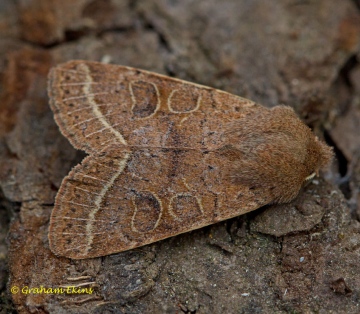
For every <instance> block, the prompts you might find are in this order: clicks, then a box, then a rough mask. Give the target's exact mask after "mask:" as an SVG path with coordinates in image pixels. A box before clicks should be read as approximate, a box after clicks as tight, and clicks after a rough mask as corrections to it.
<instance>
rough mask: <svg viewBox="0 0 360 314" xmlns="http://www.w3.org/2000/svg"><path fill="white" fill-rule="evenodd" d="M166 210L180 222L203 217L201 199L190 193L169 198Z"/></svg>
mask: <svg viewBox="0 0 360 314" xmlns="http://www.w3.org/2000/svg"><path fill="white" fill-rule="evenodd" d="M168 209H169V214H170V215H171V216H172V217H173V218H174V219H175V220H177V221H181V222H185V221H186V220H188V219H193V218H198V217H200V216H202V215H204V209H203V206H202V203H201V198H200V197H198V196H193V195H192V194H191V193H178V194H176V195H174V196H173V197H171V198H170V202H169V208H168Z"/></svg>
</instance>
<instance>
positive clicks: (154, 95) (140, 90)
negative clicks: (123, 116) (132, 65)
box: [129, 81, 160, 119]
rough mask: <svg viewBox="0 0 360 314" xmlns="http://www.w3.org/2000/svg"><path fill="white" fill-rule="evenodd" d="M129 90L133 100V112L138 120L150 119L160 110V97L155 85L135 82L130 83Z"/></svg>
mask: <svg viewBox="0 0 360 314" xmlns="http://www.w3.org/2000/svg"><path fill="white" fill-rule="evenodd" d="M129 88H130V93H131V100H132V107H131V111H132V113H133V114H134V116H135V117H136V118H139V119H146V118H150V117H151V116H153V115H154V114H155V113H156V111H158V110H159V107H160V95H159V89H158V88H157V86H156V85H155V84H153V83H148V82H145V81H135V82H131V83H130V85H129Z"/></svg>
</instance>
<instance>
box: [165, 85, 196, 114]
mask: <svg viewBox="0 0 360 314" xmlns="http://www.w3.org/2000/svg"><path fill="white" fill-rule="evenodd" d="M200 104H201V95H195V94H194V93H193V92H192V91H190V90H186V89H182V90H181V89H175V90H173V91H172V92H171V93H170V95H169V97H168V100H167V105H168V108H169V110H170V112H172V113H191V112H194V111H196V110H198V109H199V108H200Z"/></svg>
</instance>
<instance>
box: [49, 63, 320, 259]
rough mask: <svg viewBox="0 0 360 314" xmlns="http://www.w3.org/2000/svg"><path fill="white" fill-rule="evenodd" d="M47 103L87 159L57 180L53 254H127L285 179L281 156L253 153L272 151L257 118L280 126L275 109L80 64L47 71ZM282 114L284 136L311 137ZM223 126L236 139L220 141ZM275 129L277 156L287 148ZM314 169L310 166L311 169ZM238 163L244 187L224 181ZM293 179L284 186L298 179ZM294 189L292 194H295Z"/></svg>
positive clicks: (236, 211) (205, 221) (268, 195)
mask: <svg viewBox="0 0 360 314" xmlns="http://www.w3.org/2000/svg"><path fill="white" fill-rule="evenodd" d="M49 96H50V106H51V108H52V110H53V112H54V116H55V120H56V122H57V124H58V125H59V128H60V130H61V132H62V133H63V135H64V136H66V137H67V138H68V139H69V140H70V142H71V143H72V144H73V146H74V147H75V148H78V149H82V150H85V151H86V152H87V153H88V154H89V156H88V157H87V158H85V159H84V160H83V162H82V163H81V164H79V165H77V166H76V167H75V168H74V169H73V170H72V171H71V172H70V173H69V175H68V176H67V177H66V178H64V180H63V182H62V185H61V187H60V189H59V192H58V195H57V197H56V200H55V207H54V210H53V213H52V216H51V221H50V231H49V241H50V248H51V250H52V251H53V252H54V253H55V254H57V255H62V256H67V257H70V258H74V259H82V258H90V257H97V256H103V255H107V254H111V253H116V252H121V251H125V250H129V249H132V248H135V247H138V246H142V245H145V244H149V243H152V242H155V241H159V240H162V239H165V238H168V237H171V236H174V235H177V234H180V233H184V232H187V231H190V230H193V229H197V228H201V227H203V226H206V225H209V224H211V223H214V222H217V221H221V220H224V219H228V218H231V217H234V216H237V215H240V214H244V213H246V212H248V211H251V210H255V209H257V208H259V207H261V206H263V205H265V204H268V203H272V202H273V201H274V200H276V198H278V195H277V194H274V189H272V188H271V187H269V186H268V185H266V184H265V185H262V183H261V181H264V182H265V183H266V182H269V180H270V177H271V176H272V175H273V173H274V171H275V170H276V171H278V172H279V173H282V169H281V167H282V166H281V162H280V163H279V162H278V161H276V162H275V160H277V156H278V155H279V152H278V151H276V150H275V151H274V152H271V150H270V151H269V152H265V151H264V149H262V147H261V145H265V144H266V145H268V144H269V143H264V142H266V141H268V138H267V137H266V136H262V133H261V132H262V131H261V130H263V131H264V130H265V129H266V127H271V125H270V126H269V125H268V124H269V123H267V122H266V121H273V120H274V117H275V118H276V119H278V120H279V117H278V115H279V112H278V111H276V110H269V109H266V108H264V107H262V106H259V105H257V104H255V103H253V102H251V101H249V100H246V99H244V98H241V97H238V96H234V95H231V94H228V93H226V92H223V91H219V90H216V89H213V88H209V87H205V86H201V85H197V84H192V83H189V82H185V81H181V80H178V79H174V78H170V77H166V76H163V75H160V74H155V73H151V72H147V71H143V70H138V69H134V68H129V67H123V66H116V65H108V64H102V63H96V62H88V61H70V62H68V63H65V64H62V65H59V66H57V67H55V68H54V69H52V71H51V73H50V76H49ZM259 114H260V116H261V118H259V117H258V120H259V121H257V120H256V117H257V116H259ZM285 115H286V117H285V121H287V124H286V125H285V130H283V131H285V133H288V131H289V130H288V129H289V128H293V127H294V126H295V127H297V128H299V129H300V131H301V132H305V133H306V134H304V136H305V137H307V140H309V141H311V140H312V137H314V136H313V135H312V133H311V132H310V133H308V131H304V130H307V129H304V128H303V127H302V126H303V125H302V124H299V123H301V122H300V120H299V119H298V118H296V116H295V115H292V114H285ZM290 116H292V118H289V117H290ZM254 117H255V119H254ZM281 119H282V118H281V117H280V120H281ZM239 121H240V122H242V123H240V124H239ZM244 121H245V123H243V122H244ZM246 121H247V122H246ZM289 121H292V122H291V123H290V122H289ZM272 123H273V124H274V122H272ZM278 123H279V121H278ZM229 125H236V127H237V128H238V129H240V132H239V130H237V131H238V133H239V134H240V135H241V136H235V137H234V136H228V135H226V134H229V132H228V131H229ZM299 125H301V127H299ZM274 126H275V125H274ZM276 127H278V126H277V125H276ZM286 127H287V128H288V129H286ZM304 127H305V126H304ZM264 128H265V129H264ZM305 128H306V127H305ZM244 132H245V133H246V135H245V136H244ZM264 132H265V131H264ZM281 132H282V131H281V128H280V131H279V134H278V137H280V138H277V137H275V139H277V142H279V145H274V147H276V149H277V150H279V148H282V147H283V146H284V145H286V141H285V140H284V139H282V136H281V134H282V133H281ZM292 132H294V131H292ZM283 133H284V132H283ZM290 133H291V132H290ZM230 134H231V132H230ZM259 134H260V135H259ZM295 137H296V136H295ZM295 137H294V138H295ZM256 138H257V139H256ZM273 139H274V137H272V140H273ZM304 143H305V142H304ZM304 143H303V141H301V140H300V141H299V145H303V146H304V145H305V144H304ZM321 147H323V146H321ZM324 147H325V146H324ZM303 149H304V150H306V147H304V148H303ZM256 151H257V152H258V155H257V154H256ZM249 152H251V153H249ZM267 154H270V155H269V156H270V157H269V158H270V159H269V158H267ZM272 154H273V155H272ZM280 155H281V154H280ZM280 155H279V156H280ZM320 155H321V154H320V153H319V156H320ZM323 155H324V154H323ZM325 155H326V154H325ZM234 156H235V157H234ZM236 156H237V157H236ZM252 159H253V160H252ZM289 160H291V158H290V159H289ZM286 161H287V160H286ZM262 162H270V163H271V162H273V163H274V165H273V166H271V165H269V164H264V165H262V164H261V163H262ZM316 165H317V164H315V165H310V166H311V167H314V169H313V170H314V171H315V170H317V168H316ZM292 166H295V167H296V166H297V165H292ZM234 167H235V168H234ZM239 167H240V168H242V169H240V172H241V173H242V174H244V175H243V179H241V178H242V176H241V175H238V178H240V179H239V180H232V179H230V176H229V175H228V174H229V172H230V173H231V172H232V171H234V173H235V174H236V173H237V172H238V171H239V169H238V168H239ZM259 167H260V168H259ZM275 168H279V169H275ZM283 168H284V169H287V167H285V166H284V167H283ZM286 171H287V170H286ZM286 171H285V172H286ZM245 174H246V175H245ZM251 174H253V175H254V177H255V178H257V179H256V181H255V182H254V180H248V178H249V177H250V176H251ZM302 175H303V174H302V172H301V173H300V174H299V180H295V179H294V178H292V180H293V181H292V182H291V184H293V185H296V184H297V183H296V182H297V181H304V180H305V178H306V177H304V178H302V177H301V176H302ZM284 176H286V173H284V174H283V175H282V177H281V180H280V179H279V182H280V183H281V184H283V180H282V179H283V177H284ZM292 176H293V174H292ZM277 178H279V176H278V177H277ZM272 179H274V178H272ZM274 184H275V185H276V178H275V182H274ZM281 186H282V185H281ZM300 186H301V184H300ZM300 186H294V187H292V188H293V189H294V191H295V192H296V193H297V192H298V190H299V189H300ZM275 190H276V193H279V191H278V189H275Z"/></svg>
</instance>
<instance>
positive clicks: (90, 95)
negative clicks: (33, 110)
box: [48, 61, 260, 153]
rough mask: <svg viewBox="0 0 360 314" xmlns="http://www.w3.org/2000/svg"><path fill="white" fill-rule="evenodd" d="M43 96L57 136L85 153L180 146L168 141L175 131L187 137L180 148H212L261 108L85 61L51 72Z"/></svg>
mask: <svg viewBox="0 0 360 314" xmlns="http://www.w3.org/2000/svg"><path fill="white" fill-rule="evenodd" d="M48 92H49V97H50V106H51V108H52V110H53V112H54V116H55V120H56V122H57V124H58V125H59V127H60V130H61V131H62V133H63V134H64V135H65V136H66V137H67V138H68V139H69V140H70V142H71V143H72V145H73V146H74V147H75V148H78V149H82V150H85V151H86V152H88V153H91V152H98V151H99V150H101V149H102V148H105V147H106V146H108V145H111V144H113V143H115V144H118V145H147V146H156V147H163V146H166V145H167V146H179V143H176V142H174V141H171V138H170V139H169V134H170V133H171V132H172V131H173V129H174V127H175V128H176V129H180V135H182V134H184V133H186V132H187V135H186V137H185V139H184V141H183V142H182V143H181V145H187V146H189V147H192V148H196V147H198V148H205V147H207V145H210V147H212V144H211V143H213V142H214V141H217V142H218V141H219V137H220V135H221V128H222V127H224V126H225V124H226V123H228V122H230V121H233V120H234V119H236V118H237V117H239V116H241V115H243V114H244V113H246V112H247V111H249V110H250V111H251V110H253V109H254V108H255V107H260V106H258V105H256V104H254V103H253V102H251V101H249V100H247V99H244V98H241V97H238V96H234V95H231V94H228V93H226V92H222V91H219V90H216V89H213V88H209V87H205V86H201V85H197V84H192V83H189V82H185V81H181V80H178V79H174V78H170V77H166V76H163V75H160V74H155V73H151V72H147V71H142V70H138V69H134V68H129V67H124V66H118V65H108V64H102V63H97V62H88V61H70V62H67V63H64V64H61V65H59V66H56V67H55V68H53V69H52V70H51V72H50V74H49V85H48ZM199 123H201V125H202V126H201V125H200V124H199ZM201 127H202V129H201ZM204 132H205V133H204ZM206 132H207V133H211V132H212V134H210V135H209V134H206ZM204 136H205V140H204ZM178 137H180V136H178ZM201 143H202V144H201ZM208 148H209V147H208Z"/></svg>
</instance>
